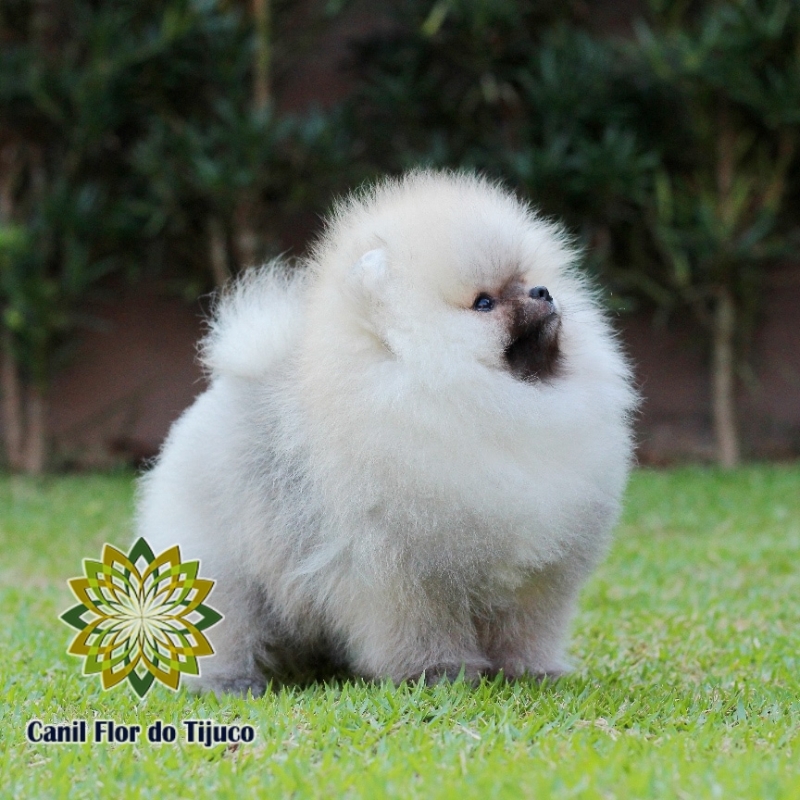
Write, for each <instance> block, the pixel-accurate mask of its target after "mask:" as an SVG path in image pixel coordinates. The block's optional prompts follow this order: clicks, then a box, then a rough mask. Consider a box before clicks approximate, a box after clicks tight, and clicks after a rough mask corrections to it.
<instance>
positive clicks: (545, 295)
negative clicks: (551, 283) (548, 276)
mask: <svg viewBox="0 0 800 800" xmlns="http://www.w3.org/2000/svg"><path fill="white" fill-rule="evenodd" d="M528 295H529V296H530V297H532V298H533V299H534V300H547V302H548V303H552V302H553V298H552V297H551V296H550V292H548V291H547V287H546V286H534V287H533V289H531V290H530V292H528Z"/></svg>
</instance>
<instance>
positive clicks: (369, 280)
mask: <svg viewBox="0 0 800 800" xmlns="http://www.w3.org/2000/svg"><path fill="white" fill-rule="evenodd" d="M388 275H389V262H388V260H387V258H386V251H385V250H382V249H381V248H377V249H376V250H369V251H367V252H366V253H364V255H363V256H361V258H359V259H358V261H356V263H355V264H354V265H353V268H352V269H351V270H350V274H349V276H348V282H349V283H350V285H351V286H353V287H354V288H356V289H360V290H361V291H362V292H364V293H365V294H367V295H370V296H372V297H374V298H377V297H380V296H381V295H382V294H383V291H382V290H383V286H384V285H385V283H386V279H387V277H388Z"/></svg>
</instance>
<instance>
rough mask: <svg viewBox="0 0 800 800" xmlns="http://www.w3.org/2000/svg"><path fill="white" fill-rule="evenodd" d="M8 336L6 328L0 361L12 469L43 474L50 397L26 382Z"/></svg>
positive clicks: (4, 412) (4, 426)
mask: <svg viewBox="0 0 800 800" xmlns="http://www.w3.org/2000/svg"><path fill="white" fill-rule="evenodd" d="M8 339H9V334H8V332H6V334H5V335H4V337H3V348H2V354H1V357H2V365H0V393H1V394H2V415H3V432H4V434H5V444H6V458H7V460H8V466H9V468H10V469H11V471H12V472H25V473H27V474H29V475H41V474H42V473H43V472H44V468H45V466H46V465H47V397H46V394H45V392H44V391H43V390H41V389H37V388H35V387H33V386H28V387H26V386H25V384H24V381H23V380H22V377H21V376H20V373H19V366H18V365H17V363H16V361H15V360H14V355H13V353H12V352H11V347H10V345H9V341H8ZM23 398H24V402H23Z"/></svg>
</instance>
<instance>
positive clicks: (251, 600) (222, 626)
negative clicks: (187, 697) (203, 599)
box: [186, 581, 267, 697]
mask: <svg viewBox="0 0 800 800" xmlns="http://www.w3.org/2000/svg"><path fill="white" fill-rule="evenodd" d="M226 588H227V587H226V586H225V584H224V582H222V581H218V582H217V585H216V587H215V589H214V597H213V601H214V607H215V608H216V609H217V610H218V611H219V612H220V613H222V615H223V619H222V621H221V622H219V623H217V624H216V625H215V626H214V627H213V628H212V629H211V630H210V631H209V633H208V638H209V641H210V642H211V646H212V647H213V648H214V655H213V656H209V657H208V658H202V659H200V660H199V665H200V675H199V676H186V685H187V686H188V687H189V689H191V690H193V691H204V692H205V691H211V692H214V693H215V694H217V695H222V694H238V695H246V694H247V692H248V691H250V692H252V693H253V696H254V697H255V696H260V695H262V694H264V692H265V691H266V686H267V684H266V679H265V677H264V673H263V671H262V669H261V668H260V666H259V664H258V663H257V661H256V653H257V652H258V651H259V640H260V637H261V636H262V635H263V634H262V632H261V630H260V627H259V624H260V621H259V619H258V617H259V613H258V612H259V609H260V605H261V604H260V599H259V597H258V595H257V593H253V592H246V591H242V590H241V587H240V588H239V589H238V590H237V589H234V590H228V591H226Z"/></svg>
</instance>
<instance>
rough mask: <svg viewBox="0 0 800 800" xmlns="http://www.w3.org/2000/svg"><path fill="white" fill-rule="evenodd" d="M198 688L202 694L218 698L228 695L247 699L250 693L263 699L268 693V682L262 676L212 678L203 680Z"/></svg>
mask: <svg viewBox="0 0 800 800" xmlns="http://www.w3.org/2000/svg"><path fill="white" fill-rule="evenodd" d="M196 688H197V689H198V690H199V691H201V692H213V693H214V694H215V695H217V697H222V696H223V695H226V694H232V695H238V696H239V697H247V695H248V693H250V694H252V695H253V697H261V696H262V695H263V694H264V693H265V692H266V691H267V682H266V680H265V679H264V678H263V677H261V676H258V677H253V676H252V675H243V676H241V677H232V678H225V677H221V676H219V677H217V676H210V677H208V678H203V679H202V680H201V681H200V682H199V683H198V684H197V687H196Z"/></svg>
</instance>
